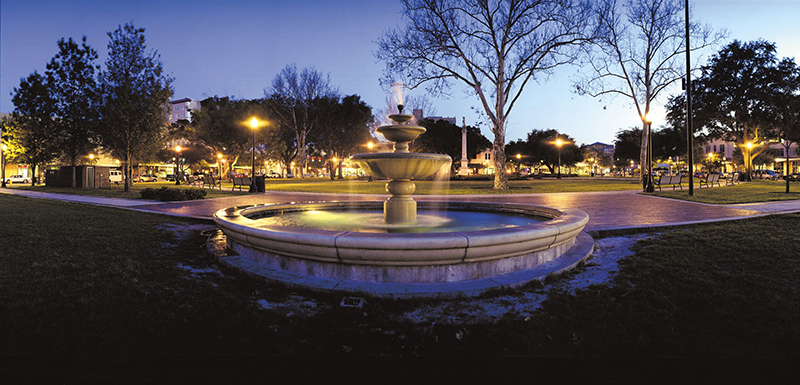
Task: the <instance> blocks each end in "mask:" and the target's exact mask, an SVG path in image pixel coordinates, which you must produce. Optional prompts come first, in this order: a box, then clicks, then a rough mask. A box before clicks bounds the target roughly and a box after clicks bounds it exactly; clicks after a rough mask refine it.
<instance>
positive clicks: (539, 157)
mask: <svg viewBox="0 0 800 385" xmlns="http://www.w3.org/2000/svg"><path fill="white" fill-rule="evenodd" d="M556 139H561V140H562V141H563V142H564V145H562V146H561V165H562V166H568V167H571V166H574V165H575V163H578V162H580V161H582V160H583V152H582V151H581V149H580V147H578V146H577V145H575V139H573V138H571V137H570V136H569V135H565V134H561V133H559V132H558V131H556V130H553V129H549V130H533V131H531V132H529V133H528V137H527V140H526V142H525V143H526V147H527V153H528V154H529V155H530V156H531V161H532V162H534V163H535V162H541V163H542V164H544V165H545V166H547V168H548V169H549V170H550V173H556V168H557V167H558V159H559V156H558V153H559V149H558V148H557V147H556V145H555V144H554V142H555V141H556Z"/></svg>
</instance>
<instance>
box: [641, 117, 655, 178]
mask: <svg viewBox="0 0 800 385" xmlns="http://www.w3.org/2000/svg"><path fill="white" fill-rule="evenodd" d="M645 122H646V123H647V185H645V187H644V191H645V192H655V191H656V189H655V186H654V185H653V122H652V121H650V120H649V119H648V120H646V121H645Z"/></svg>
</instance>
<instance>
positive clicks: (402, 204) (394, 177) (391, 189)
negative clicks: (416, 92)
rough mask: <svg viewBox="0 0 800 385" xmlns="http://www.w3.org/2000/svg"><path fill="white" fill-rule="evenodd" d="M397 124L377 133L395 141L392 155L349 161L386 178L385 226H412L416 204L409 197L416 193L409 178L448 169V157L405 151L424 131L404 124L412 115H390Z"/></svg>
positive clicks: (428, 175)
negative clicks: (405, 224) (386, 224)
mask: <svg viewBox="0 0 800 385" xmlns="http://www.w3.org/2000/svg"><path fill="white" fill-rule="evenodd" d="M389 118H391V119H392V120H393V121H395V122H397V123H398V124H393V125H387V126H381V127H378V129H377V130H376V131H378V132H379V133H381V134H383V136H384V137H386V139H388V140H390V141H392V142H394V152H390V153H377V154H358V155H353V157H352V160H353V161H354V162H355V163H357V164H358V165H359V167H361V169H363V170H364V172H366V173H367V174H369V175H371V176H372V177H373V178H389V179H390V180H389V183H387V184H386V191H387V192H388V193H389V194H392V196H391V197H389V199H387V200H386V202H384V203H383V218H384V221H385V222H386V223H388V224H403V223H409V224H413V223H414V222H416V221H417V202H415V201H414V199H412V198H411V194H413V193H414V190H416V186H415V185H414V182H413V181H412V179H420V178H427V177H430V176H432V175H433V174H435V173H436V172H437V171H440V170H442V169H443V168H444V167H449V166H450V163H452V159H451V158H450V157H449V156H447V155H440V154H418V153H412V152H409V151H408V144H409V142H411V141H413V140H414V139H416V138H417V137H418V136H419V135H420V134H422V133H424V132H425V128H424V127H420V126H412V125H408V124H405V123H406V122H408V121H409V120H410V119H411V118H412V116H411V115H404V114H395V115H389Z"/></svg>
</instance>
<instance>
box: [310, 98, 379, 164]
mask: <svg viewBox="0 0 800 385" xmlns="http://www.w3.org/2000/svg"><path fill="white" fill-rule="evenodd" d="M313 104H314V110H315V112H314V114H315V115H316V116H317V117H318V119H319V121H318V122H317V125H318V126H319V127H318V129H317V131H316V134H315V135H314V142H315V144H316V148H317V149H318V150H322V151H325V153H326V154H327V155H328V157H336V158H338V159H344V158H346V157H349V156H350V155H353V154H354V153H356V152H363V151H364V146H365V144H366V143H367V142H368V141H370V140H372V136H371V135H370V125H371V123H372V119H373V116H372V109H371V108H370V107H369V106H368V105H367V104H366V103H364V101H362V100H361V97H360V96H358V95H349V96H345V97H343V98H341V99H340V98H338V97H325V98H318V99H315V100H314V103H313ZM341 165H342V163H341V162H339V164H338V166H339V178H342V167H341ZM331 167H333V165H331ZM333 171H334V170H330V176H331V179H333V178H334V172H333Z"/></svg>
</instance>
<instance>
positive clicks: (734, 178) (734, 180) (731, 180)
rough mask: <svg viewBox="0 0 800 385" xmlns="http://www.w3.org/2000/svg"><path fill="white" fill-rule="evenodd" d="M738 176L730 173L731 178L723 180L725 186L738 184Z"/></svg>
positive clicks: (736, 173) (738, 174) (735, 173)
mask: <svg viewBox="0 0 800 385" xmlns="http://www.w3.org/2000/svg"><path fill="white" fill-rule="evenodd" d="M739 176H740V173H739V172H734V173H732V174H731V176H730V177H729V178H728V179H726V180H725V185H726V186H733V185H736V184H739Z"/></svg>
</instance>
